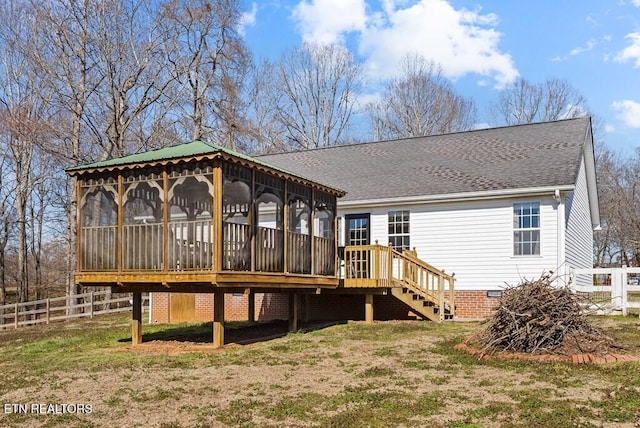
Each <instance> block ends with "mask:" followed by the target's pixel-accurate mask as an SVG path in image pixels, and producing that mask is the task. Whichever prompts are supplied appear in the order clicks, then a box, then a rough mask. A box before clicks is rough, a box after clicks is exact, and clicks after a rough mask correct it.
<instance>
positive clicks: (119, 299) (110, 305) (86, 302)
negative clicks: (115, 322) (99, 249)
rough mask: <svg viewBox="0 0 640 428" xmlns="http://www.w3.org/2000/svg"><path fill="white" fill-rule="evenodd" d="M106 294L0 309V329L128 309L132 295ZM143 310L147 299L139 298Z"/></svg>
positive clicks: (83, 295) (26, 303) (56, 298)
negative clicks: (110, 295)
mask: <svg viewBox="0 0 640 428" xmlns="http://www.w3.org/2000/svg"><path fill="white" fill-rule="evenodd" d="M109 293H110V292H109V291H108V290H105V291H90V292H88V293H83V294H78V295H76V296H75V298H74V300H75V302H76V303H74V304H71V305H69V304H68V298H67V297H66V296H65V297H54V298H50V299H42V300H33V301H31V302H24V303H14V304H10V305H2V306H0V329H6V328H18V327H25V326H30V325H36V324H49V323H51V322H56V321H66V320H70V319H75V318H85V317H86V318H93V317H94V316H95V315H102V314H113V313H118V312H128V311H130V310H131V301H132V299H133V297H132V295H131V294H117V295H112V297H111V298H108V297H109ZM142 305H143V310H144V309H148V307H149V297H148V296H143V297H142Z"/></svg>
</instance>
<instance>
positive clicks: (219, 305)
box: [213, 291, 224, 348]
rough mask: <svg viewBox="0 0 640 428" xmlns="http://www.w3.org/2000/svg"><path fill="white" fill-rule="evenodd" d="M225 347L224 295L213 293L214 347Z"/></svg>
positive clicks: (218, 292)
mask: <svg viewBox="0 0 640 428" xmlns="http://www.w3.org/2000/svg"><path fill="white" fill-rule="evenodd" d="M223 346H224V293H223V292H222V291H216V292H215V293H213V347H214V348H222V347H223Z"/></svg>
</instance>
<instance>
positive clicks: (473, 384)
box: [0, 315, 640, 428]
mask: <svg viewBox="0 0 640 428" xmlns="http://www.w3.org/2000/svg"><path fill="white" fill-rule="evenodd" d="M594 322H595V323H597V324H600V325H601V326H602V327H603V328H604V329H605V330H606V331H607V333H608V334H610V335H612V336H614V337H617V338H619V340H620V342H621V343H624V344H626V345H628V346H629V348H630V352H632V353H635V354H638V353H640V321H639V320H638V318H637V317H626V318H623V317H601V318H595V319H594ZM234 327H242V325H234V324H230V325H228V326H227V328H228V329H231V328H234ZM481 328H482V325H480V324H478V323H444V324H440V325H438V324H434V323H431V322H418V321H414V322H411V321H407V322H405V321H403V322H376V323H374V324H373V325H367V324H364V323H360V322H349V323H340V324H333V325H324V326H310V327H309V328H308V330H306V331H302V332H299V333H292V334H288V335H285V336H283V337H279V338H274V339H270V340H265V341H260V342H256V343H251V344H247V345H228V346H226V347H225V348H224V349H221V350H213V349H211V346H209V345H208V344H203V343H199V344H192V343H187V342H184V341H181V340H184V338H185V337H193V338H202V337H206V336H207V335H208V334H209V332H210V331H211V324H202V325H182V326H152V325H145V326H144V327H143V333H144V339H145V343H144V344H143V345H142V346H141V347H139V349H136V350H132V349H131V348H132V347H131V343H130V327H129V317H128V315H117V316H104V317H99V318H95V319H92V320H78V321H75V322H69V323H61V324H52V325H49V326H39V327H30V328H23V329H18V330H6V331H0V406H2V407H0V426H2V427H37V426H42V427H103V426H104V427H120V426H128V427H136V426H138V427H164V428H169V427H228V426H232V427H235V426H240V427H283V426H290V427H296V426H300V427H367V426H369V427H399V426H407V427H411V426H415V427H469V428H470V427H637V426H640V425H638V424H639V423H640V365H639V364H638V363H624V364H622V363H614V364H607V365H594V366H591V365H589V366H586V365H579V366H572V365H568V364H560V363H555V364H551V363H538V362H523V361H505V360H489V361H478V360H477V359H475V358H473V357H471V356H469V355H467V354H465V353H462V352H460V351H456V350H454V349H453V346H454V345H455V344H457V343H459V342H460V341H461V340H462V338H463V337H465V336H467V335H469V334H471V333H473V332H476V331H478V330H479V329H481ZM228 336H231V335H228ZM167 339H169V340H171V342H169V343H164V344H163V343H156V342H155V340H167ZM152 340H153V341H152ZM49 405H51V406H49ZM21 406H24V407H21ZM89 406H90V412H88V411H87V410H88V408H89ZM24 408H26V411H22V410H23V409H24ZM37 411H39V412H41V413H40V414H38V413H37ZM47 412H49V414H46V413H47ZM42 413H45V414H42Z"/></svg>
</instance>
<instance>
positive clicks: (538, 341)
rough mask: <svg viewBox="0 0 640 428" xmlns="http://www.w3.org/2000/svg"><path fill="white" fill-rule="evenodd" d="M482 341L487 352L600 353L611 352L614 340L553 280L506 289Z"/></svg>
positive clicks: (579, 303) (538, 281)
mask: <svg viewBox="0 0 640 428" xmlns="http://www.w3.org/2000/svg"><path fill="white" fill-rule="evenodd" d="M479 340H480V341H481V343H482V344H483V345H484V346H485V351H487V350H493V351H495V350H503V351H512V352H525V353H532V354H534V353H565V352H564V351H563V348H573V349H575V351H577V352H597V350H598V348H607V349H609V348H611V347H613V346H614V344H613V339H611V338H609V337H608V336H606V335H604V334H603V333H602V332H601V331H599V330H598V329H597V328H596V327H594V326H593V325H591V324H590V323H589V321H588V319H587V318H586V316H585V315H584V313H583V311H582V307H581V297H580V296H579V295H577V294H575V293H573V292H572V291H571V290H569V289H568V288H565V287H554V286H553V285H552V281H551V278H550V276H547V275H545V276H542V277H541V278H540V279H538V280H537V281H524V282H522V283H521V284H519V285H517V286H514V287H509V288H507V289H506V290H505V291H504V292H503V294H502V297H501V299H500V301H499V306H498V308H497V311H496V313H495V315H494V316H493V318H491V319H489V325H488V327H487V328H486V330H485V332H484V333H483V334H482V335H481V336H480V338H479Z"/></svg>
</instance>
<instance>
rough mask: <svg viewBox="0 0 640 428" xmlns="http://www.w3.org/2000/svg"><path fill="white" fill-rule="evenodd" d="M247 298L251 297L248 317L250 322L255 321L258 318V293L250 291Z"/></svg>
mask: <svg viewBox="0 0 640 428" xmlns="http://www.w3.org/2000/svg"><path fill="white" fill-rule="evenodd" d="M247 298H248V299H249V304H248V305H247V307H248V312H249V313H248V314H247V319H248V320H249V322H254V321H255V320H256V293H254V292H253V291H250V292H249V295H248V296H247Z"/></svg>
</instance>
